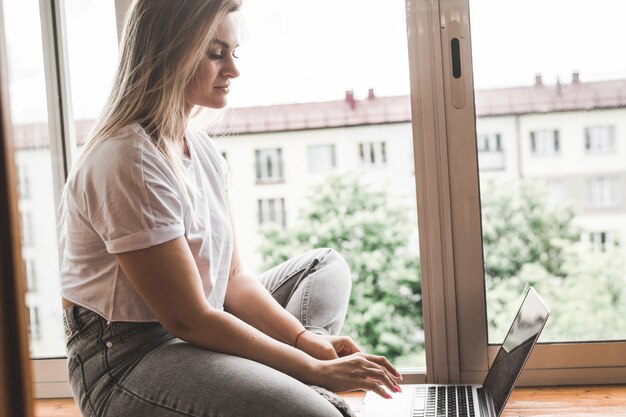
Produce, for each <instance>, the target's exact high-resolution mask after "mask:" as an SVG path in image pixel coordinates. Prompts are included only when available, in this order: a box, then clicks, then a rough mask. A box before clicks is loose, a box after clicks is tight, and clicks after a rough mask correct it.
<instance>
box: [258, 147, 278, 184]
mask: <svg viewBox="0 0 626 417" xmlns="http://www.w3.org/2000/svg"><path fill="white" fill-rule="evenodd" d="M255 156H256V179H257V182H275V181H282V180H283V179H284V177H283V150H282V149H281V148H276V149H261V150H258V149H257V150H256V151H255Z"/></svg>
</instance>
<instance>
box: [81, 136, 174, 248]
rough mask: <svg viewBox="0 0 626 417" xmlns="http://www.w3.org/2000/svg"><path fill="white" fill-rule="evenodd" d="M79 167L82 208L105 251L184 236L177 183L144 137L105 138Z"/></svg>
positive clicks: (140, 246)
mask: <svg viewBox="0 0 626 417" xmlns="http://www.w3.org/2000/svg"><path fill="white" fill-rule="evenodd" d="M83 168H84V170H83V171H84V173H83V174H84V178H83V184H84V194H83V195H84V211H85V214H86V217H87V219H88V220H89V222H90V223H91V225H92V227H93V228H94V230H95V231H96V233H98V235H99V236H100V238H101V239H102V240H103V241H104V243H105V245H106V249H107V251H108V252H109V253H112V254H115V253H122V252H129V251H133V250H138V249H145V248H148V247H151V246H155V245H158V244H161V243H165V242H167V241H170V240H172V239H175V238H177V237H180V236H182V235H184V234H185V228H184V222H183V205H182V202H181V197H180V188H179V186H178V183H177V181H176V179H175V176H174V174H173V172H172V170H171V169H170V168H169V165H168V164H167V162H166V161H165V159H164V157H162V156H161V155H160V153H159V152H158V150H157V149H156V147H154V146H153V145H152V144H151V143H149V142H148V141H147V140H145V139H141V138H139V139H134V138H130V139H124V140H109V141H105V142H103V143H102V144H101V145H99V146H98V148H97V149H96V150H94V151H93V153H92V154H90V155H89V158H88V159H87V160H86V162H85V165H84V167H83Z"/></svg>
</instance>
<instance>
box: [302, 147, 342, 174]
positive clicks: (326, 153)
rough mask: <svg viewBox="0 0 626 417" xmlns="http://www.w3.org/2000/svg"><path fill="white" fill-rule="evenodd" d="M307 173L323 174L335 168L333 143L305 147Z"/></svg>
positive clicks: (335, 156) (335, 149) (335, 148)
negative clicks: (307, 163) (307, 165)
mask: <svg viewBox="0 0 626 417" xmlns="http://www.w3.org/2000/svg"><path fill="white" fill-rule="evenodd" d="M307 159H308V161H309V172H325V171H330V170H332V169H335V168H337V147H336V146H335V144H334V143H323V144H319V145H309V146H307Z"/></svg>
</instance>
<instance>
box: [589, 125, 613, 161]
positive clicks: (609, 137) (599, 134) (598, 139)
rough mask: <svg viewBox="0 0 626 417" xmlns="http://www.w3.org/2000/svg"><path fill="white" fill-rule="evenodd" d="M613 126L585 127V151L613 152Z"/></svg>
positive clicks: (595, 152) (597, 152) (590, 152)
mask: <svg viewBox="0 0 626 417" xmlns="http://www.w3.org/2000/svg"><path fill="white" fill-rule="evenodd" d="M615 142H616V141H615V126H613V125H602V126H589V127H586V128H585V152H587V153H588V154H606V153H613V152H615V151H616V150H617V149H616V143H615Z"/></svg>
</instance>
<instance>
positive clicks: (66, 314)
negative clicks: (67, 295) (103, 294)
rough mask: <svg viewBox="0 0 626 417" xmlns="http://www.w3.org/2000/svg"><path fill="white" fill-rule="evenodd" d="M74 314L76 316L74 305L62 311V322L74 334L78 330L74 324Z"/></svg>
mask: <svg viewBox="0 0 626 417" xmlns="http://www.w3.org/2000/svg"><path fill="white" fill-rule="evenodd" d="M75 314H76V305H73V306H71V307H68V308H66V309H65V310H64V311H63V320H64V321H65V324H66V325H67V326H68V327H69V328H70V330H71V331H72V332H75V331H77V330H78V324H76V319H75Z"/></svg>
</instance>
